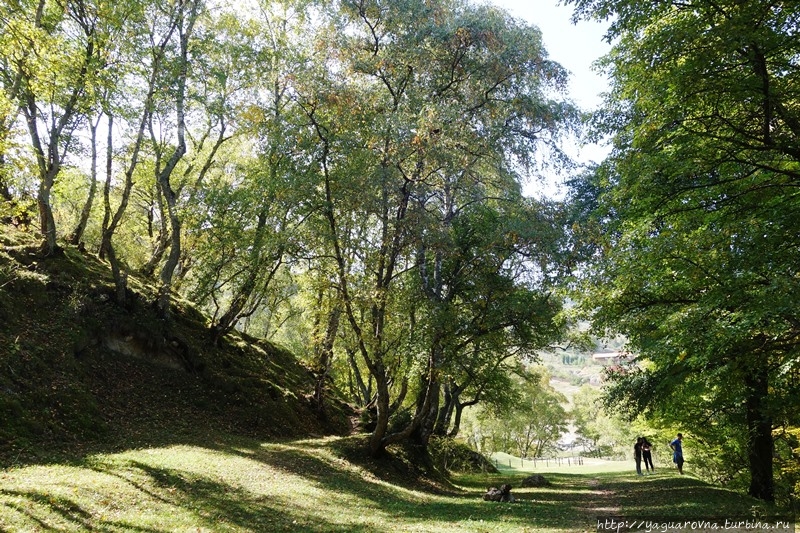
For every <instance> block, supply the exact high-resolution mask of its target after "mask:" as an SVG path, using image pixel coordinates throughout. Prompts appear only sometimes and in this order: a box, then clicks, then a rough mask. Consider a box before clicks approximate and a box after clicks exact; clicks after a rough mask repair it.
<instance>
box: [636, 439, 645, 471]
mask: <svg viewBox="0 0 800 533" xmlns="http://www.w3.org/2000/svg"><path fill="white" fill-rule="evenodd" d="M643 440H644V439H642V437H637V438H636V444H634V445H633V460H634V461H636V473H637V474H638V475H640V476H641V475H642V441H643Z"/></svg>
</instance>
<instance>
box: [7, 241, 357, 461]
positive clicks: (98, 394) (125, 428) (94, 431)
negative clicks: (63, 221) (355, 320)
mask: <svg viewBox="0 0 800 533" xmlns="http://www.w3.org/2000/svg"><path fill="white" fill-rule="evenodd" d="M34 245H35V243H34V242H33V241H32V238H31V236H30V235H28V234H25V233H21V232H16V231H14V230H11V229H9V228H2V227H0V466H6V467H7V466H12V465H19V464H26V463H31V462H42V461H48V460H59V459H60V458H63V457H74V456H76V455H77V456H80V455H83V454H86V453H93V452H103V451H115V450H120V449H127V448H130V447H143V446H159V445H164V444H174V443H187V444H192V443H200V444H202V443H204V442H205V440H206V439H207V438H208V435H211V434H215V433H225V434H237V435H245V436H251V437H259V438H274V437H284V438H286V437H299V436H307V435H311V434H316V435H323V434H330V433H337V432H339V433H341V432H344V431H346V430H347V420H346V417H345V415H344V412H343V411H342V410H341V409H336V408H335V404H333V403H332V404H331V405H332V408H331V409H330V410H329V411H328V415H329V416H328V417H327V419H324V420H323V419H321V418H320V417H319V416H317V414H316V412H315V410H314V409H313V408H312V405H311V402H310V400H309V398H310V395H311V392H312V391H313V382H312V379H311V375H310V373H309V372H308V370H307V369H306V368H304V367H303V366H302V365H300V364H299V363H298V361H297V360H296V359H295V358H294V357H293V356H292V355H291V354H289V353H287V352H285V351H283V350H281V349H280V348H278V347H276V346H273V345H271V344H269V343H266V342H258V341H255V340H253V339H250V340H246V339H243V338H239V337H232V338H229V339H226V340H225V341H224V342H223V343H221V344H220V345H219V346H213V345H212V343H211V342H210V340H209V336H208V332H207V328H206V319H205V318H204V317H203V316H202V315H201V314H200V313H198V312H197V311H195V310H194V309H193V308H192V307H191V306H189V305H187V304H186V303H185V302H175V303H174V305H173V307H174V310H175V312H174V315H173V317H172V319H171V320H169V321H165V320H161V319H159V318H158V316H157V315H156V313H155V312H154V311H153V306H152V302H153V301H154V299H155V289H154V288H153V287H150V286H148V285H146V284H145V283H144V282H143V281H142V280H140V279H137V278H135V277H134V276H131V277H130V279H129V286H130V288H131V291H129V294H128V304H127V306H126V307H125V308H121V307H119V306H117V305H116V304H115V303H114V297H113V283H112V279H111V276H110V272H109V269H108V267H107V265H106V264H105V263H103V262H101V261H99V260H98V259H97V257H95V256H92V255H85V254H81V253H79V252H78V250H77V249H74V248H67V249H66V250H65V252H64V253H63V254H58V255H56V256H54V257H50V258H46V259H43V258H41V257H38V256H37V255H36V254H35V248H34Z"/></svg>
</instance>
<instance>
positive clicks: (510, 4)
mask: <svg viewBox="0 0 800 533" xmlns="http://www.w3.org/2000/svg"><path fill="white" fill-rule="evenodd" d="M488 1H489V2H490V3H492V4H494V5H497V6H499V7H502V8H503V9H505V10H507V11H508V12H509V13H511V15H513V16H514V17H517V18H520V19H523V20H525V21H526V22H528V23H530V24H533V25H535V26H537V27H538V28H539V29H540V30H541V32H542V38H543V40H544V45H545V49H546V50H547V52H548V55H549V57H550V59H552V60H554V61H557V62H558V63H560V64H561V66H563V67H564V68H566V69H567V70H568V71H570V84H569V96H570V98H571V99H572V100H573V101H574V102H575V103H576V104H577V105H578V106H580V107H581V108H583V109H593V108H596V107H597V106H599V105H600V102H601V99H600V94H601V93H602V92H604V91H606V90H607V89H608V83H607V81H606V79H605V77H603V76H601V75H600V74H598V73H597V72H595V71H593V69H592V63H593V62H594V61H595V60H596V59H598V58H599V57H600V56H602V55H604V54H605V53H606V52H608V51H609V49H610V46H609V45H608V44H607V43H606V42H605V41H603V35H604V34H605V31H606V28H607V25H606V24H601V23H597V22H587V21H581V22H579V23H578V24H573V23H572V22H571V21H570V18H571V17H572V11H573V9H572V6H564V5H560V4H559V2H558V0H488ZM607 151H608V150H607V148H605V147H602V146H596V145H588V146H580V147H579V146H574V147H571V148H569V149H568V152H569V153H570V154H571V155H573V157H575V158H576V159H577V160H578V161H580V162H582V163H589V162H592V161H596V162H599V161H601V160H602V159H603V158H604V157H605V155H606V154H607ZM562 178H564V176H549V177H548V181H555V182H558V181H560V180H561V179H562ZM556 195H557V194H556Z"/></svg>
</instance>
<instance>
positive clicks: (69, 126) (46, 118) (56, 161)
mask: <svg viewBox="0 0 800 533" xmlns="http://www.w3.org/2000/svg"><path fill="white" fill-rule="evenodd" d="M3 23H4V26H5V28H4V33H7V35H8V36H9V38H8V39H6V40H5V41H6V42H4V43H3V44H4V46H3V48H2V54H3V57H2V63H0V64H2V75H3V78H4V80H3V84H4V86H5V87H6V89H7V91H8V92H7V93H6V94H7V95H8V96H9V97H10V99H12V100H13V101H15V103H16V104H17V106H18V109H19V110H20V112H21V114H22V116H23V117H24V119H25V123H26V125H27V128H28V133H29V137H30V141H31V148H32V150H33V154H34V157H35V160H36V166H37V170H38V179H39V186H38V193H37V204H38V208H39V226H40V227H39V230H40V232H41V234H42V236H43V237H44V243H43V251H44V252H45V253H48V254H49V253H52V252H54V251H55V250H56V248H57V244H56V236H57V233H56V222H55V219H54V218H53V209H52V205H51V191H52V189H53V185H54V183H55V181H56V179H57V177H58V175H59V172H61V168H62V166H63V164H64V159H65V158H66V157H67V155H68V153H69V148H70V143H72V142H73V136H72V134H73V132H74V131H75V129H76V128H77V127H78V125H79V124H80V123H81V121H82V120H84V118H85V113H86V111H87V110H88V105H89V103H90V102H91V100H92V98H93V96H92V85H93V80H94V79H95V77H96V75H97V72H98V71H99V70H100V69H102V67H103V64H102V59H101V56H102V53H103V50H102V40H101V39H100V38H99V36H98V32H97V24H98V19H97V9H96V6H95V5H94V4H93V3H91V2H89V1H86V2H85V1H83V0H73V1H69V2H66V3H65V4H64V5H63V6H61V5H59V4H57V3H55V2H48V1H47V0H38V2H36V3H29V2H23V3H20V4H17V5H15V6H13V7H12V8H11V9H9V10H8V12H7V17H3ZM5 116H6V117H9V118H10V117H11V116H13V115H9V114H6V115H5ZM4 122H6V123H9V122H8V119H5V118H4ZM3 129H5V130H6V131H7V127H5V126H4V128H3Z"/></svg>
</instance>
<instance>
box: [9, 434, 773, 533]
mask: <svg viewBox="0 0 800 533" xmlns="http://www.w3.org/2000/svg"><path fill="white" fill-rule="evenodd" d="M342 442H344V441H343V439H342V438H338V437H337V438H324V439H305V440H291V441H285V442H270V443H263V442H257V441H253V440H249V439H241V438H216V439H213V441H210V442H208V443H206V444H203V445H189V444H181V445H174V446H163V447H151V448H142V449H134V450H128V451H124V452H120V453H102V454H95V455H91V456H87V457H85V458H83V459H81V460H80V461H75V462H70V463H63V462H62V463H58V464H39V465H27V466H20V467H15V468H9V469H5V470H3V471H2V472H0V531H3V532H17V531H25V532H28V531H31V532H38V531H42V532H47V531H60V532H66V531H101V532H132V531H133V532H142V533H166V532H176V531H186V532H189V531H191V532H217V531H220V532H245V531H248V532H249V531H311V532H345V531H346V532H372V531H375V532H377V531H388V530H391V531H394V532H426V533H427V532H432V533H437V532H576V531H600V530H602V527H601V526H603V527H604V526H605V525H610V523H609V522H608V519H609V518H614V519H617V518H618V517H626V518H630V519H636V520H646V519H650V520H656V519H657V520H659V521H660V523H661V522H663V521H665V520H671V521H678V520H680V521H689V520H696V519H706V518H708V517H715V518H721V519H726V518H730V519H733V518H741V517H761V516H767V515H768V514H769V513H770V510H769V509H765V508H764V507H763V505H761V504H760V503H757V502H756V500H752V499H750V498H748V497H746V496H743V495H741V494H737V493H734V492H731V491H727V490H724V489H721V488H718V487H713V486H710V485H707V484H705V483H703V482H701V481H699V480H697V479H694V478H693V477H692V476H691V475H686V476H678V475H677V473H676V472H674V471H673V470H669V469H664V470H663V471H661V472H657V473H656V475H652V476H645V477H638V476H636V475H635V474H634V473H632V472H631V469H630V465H626V464H624V463H616V464H608V463H606V464H586V463H585V464H584V465H582V466H570V467H563V468H561V469H557V468H551V469H550V470H548V471H546V472H544V475H545V476H546V478H547V479H548V480H549V481H550V483H551V484H550V485H549V486H546V487H538V488H522V487H521V486H520V482H521V480H522V479H523V478H525V477H526V476H528V475H530V470H528V469H519V468H508V467H505V468H502V469H501V470H500V473H497V474H471V475H455V476H453V477H452V478H451V481H452V484H446V485H432V486H429V487H426V486H425V485H424V484H421V483H419V482H415V483H404V482H403V481H402V480H403V475H402V473H401V472H400V473H399V472H398V471H396V470H395V467H394V466H393V463H392V462H385V463H374V464H372V465H371V466H370V467H366V466H364V465H360V464H358V463H357V462H353V461H351V460H349V459H347V458H346V457H347V456H346V454H342V453H341V445H342ZM502 483H511V484H512V485H513V486H514V489H513V491H512V493H513V494H514V495H515V497H516V500H517V501H516V502H514V503H496V502H486V501H483V499H482V497H481V496H482V494H483V492H484V491H485V490H486V487H487V486H488V485H495V486H497V485H500V484H502ZM604 520H605V521H606V522H603V521H604ZM617 530H618V531H632V530H641V531H644V530H645V529H643V528H641V529H633V528H626V529H620V528H617ZM650 530H651V531H652V530H654V529H653V528H652V527H651V528H650Z"/></svg>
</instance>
